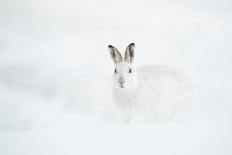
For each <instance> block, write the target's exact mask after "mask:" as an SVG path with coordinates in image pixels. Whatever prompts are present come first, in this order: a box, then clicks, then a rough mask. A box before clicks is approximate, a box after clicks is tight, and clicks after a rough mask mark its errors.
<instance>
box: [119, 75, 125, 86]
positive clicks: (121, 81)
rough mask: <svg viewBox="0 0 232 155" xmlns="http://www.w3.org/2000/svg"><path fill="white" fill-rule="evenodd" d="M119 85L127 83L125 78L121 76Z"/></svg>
mask: <svg viewBox="0 0 232 155" xmlns="http://www.w3.org/2000/svg"><path fill="white" fill-rule="evenodd" d="M118 83H121V84H123V83H125V80H124V78H123V77H121V76H120V77H119V79H118Z"/></svg>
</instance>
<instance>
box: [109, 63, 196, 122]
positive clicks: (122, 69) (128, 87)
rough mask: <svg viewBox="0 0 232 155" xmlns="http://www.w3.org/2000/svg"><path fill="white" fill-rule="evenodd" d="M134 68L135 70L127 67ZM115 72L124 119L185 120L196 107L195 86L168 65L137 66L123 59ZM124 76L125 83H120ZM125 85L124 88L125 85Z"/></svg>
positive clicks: (115, 88) (115, 89)
mask: <svg viewBox="0 0 232 155" xmlns="http://www.w3.org/2000/svg"><path fill="white" fill-rule="evenodd" d="M129 68H132V73H129V72H128V69H129ZM116 70H117V73H114V75H113V97H114V100H115V103H116V107H117V108H118V109H119V110H120V112H121V113H122V114H123V115H124V116H125V120H126V121H129V120H130V119H132V118H142V119H145V120H146V121H151V122H160V121H169V120H173V119H182V118H184V117H185V116H188V115H189V114H191V113H192V112H193V111H195V110H196V108H197V105H198V101H197V95H196V92H195V90H194V87H193V85H192V84H191V82H190V81H188V80H187V79H186V78H185V77H184V76H183V75H182V74H181V73H179V72H178V71H176V70H174V69H173V68H171V67H169V66H164V65H150V66H142V67H140V68H138V69H134V68H133V65H132V63H128V62H125V61H124V60H122V61H121V62H120V63H118V64H116ZM120 77H121V78H122V77H123V79H124V83H123V85H121V84H120V83H119V79H120ZM122 86H123V87H122Z"/></svg>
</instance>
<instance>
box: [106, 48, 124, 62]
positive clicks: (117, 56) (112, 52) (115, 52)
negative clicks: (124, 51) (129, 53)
mask: <svg viewBox="0 0 232 155" xmlns="http://www.w3.org/2000/svg"><path fill="white" fill-rule="evenodd" d="M108 49H109V51H110V55H111V58H112V59H113V60H114V63H115V64H118V63H119V62H121V61H122V56H121V54H120V53H119V51H118V50H117V48H115V47H114V46H112V45H109V46H108Z"/></svg>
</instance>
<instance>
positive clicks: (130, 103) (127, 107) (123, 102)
mask: <svg viewBox="0 0 232 155" xmlns="http://www.w3.org/2000/svg"><path fill="white" fill-rule="evenodd" d="M148 94H149V93H148ZM148 94H147V93H145V92H144V93H143V92H141V91H136V92H130V93H121V92H118V94H117V93H116V94H115V96H114V97H115V101H116V106H117V107H118V108H119V109H121V110H123V111H131V112H144V111H150V110H151V109H153V108H154V105H155V98H154V97H155V96H154V95H148Z"/></svg>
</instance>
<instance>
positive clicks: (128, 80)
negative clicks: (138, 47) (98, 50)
mask: <svg viewBox="0 0 232 155" xmlns="http://www.w3.org/2000/svg"><path fill="white" fill-rule="evenodd" d="M108 48H109V51H110V55H111V58H112V59H113V61H114V63H115V68H114V76H113V80H114V81H113V83H114V85H115V87H116V88H118V89H125V90H128V89H134V88H135V87H136V85H137V74H136V70H135V69H134V68H133V59H134V48H135V44H134V43H131V44H130V45H128V47H127V48H126V51H125V55H124V58H123V57H122V55H121V53H120V52H119V51H118V50H117V49H116V48H115V47H114V46H112V45H109V46H108Z"/></svg>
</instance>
